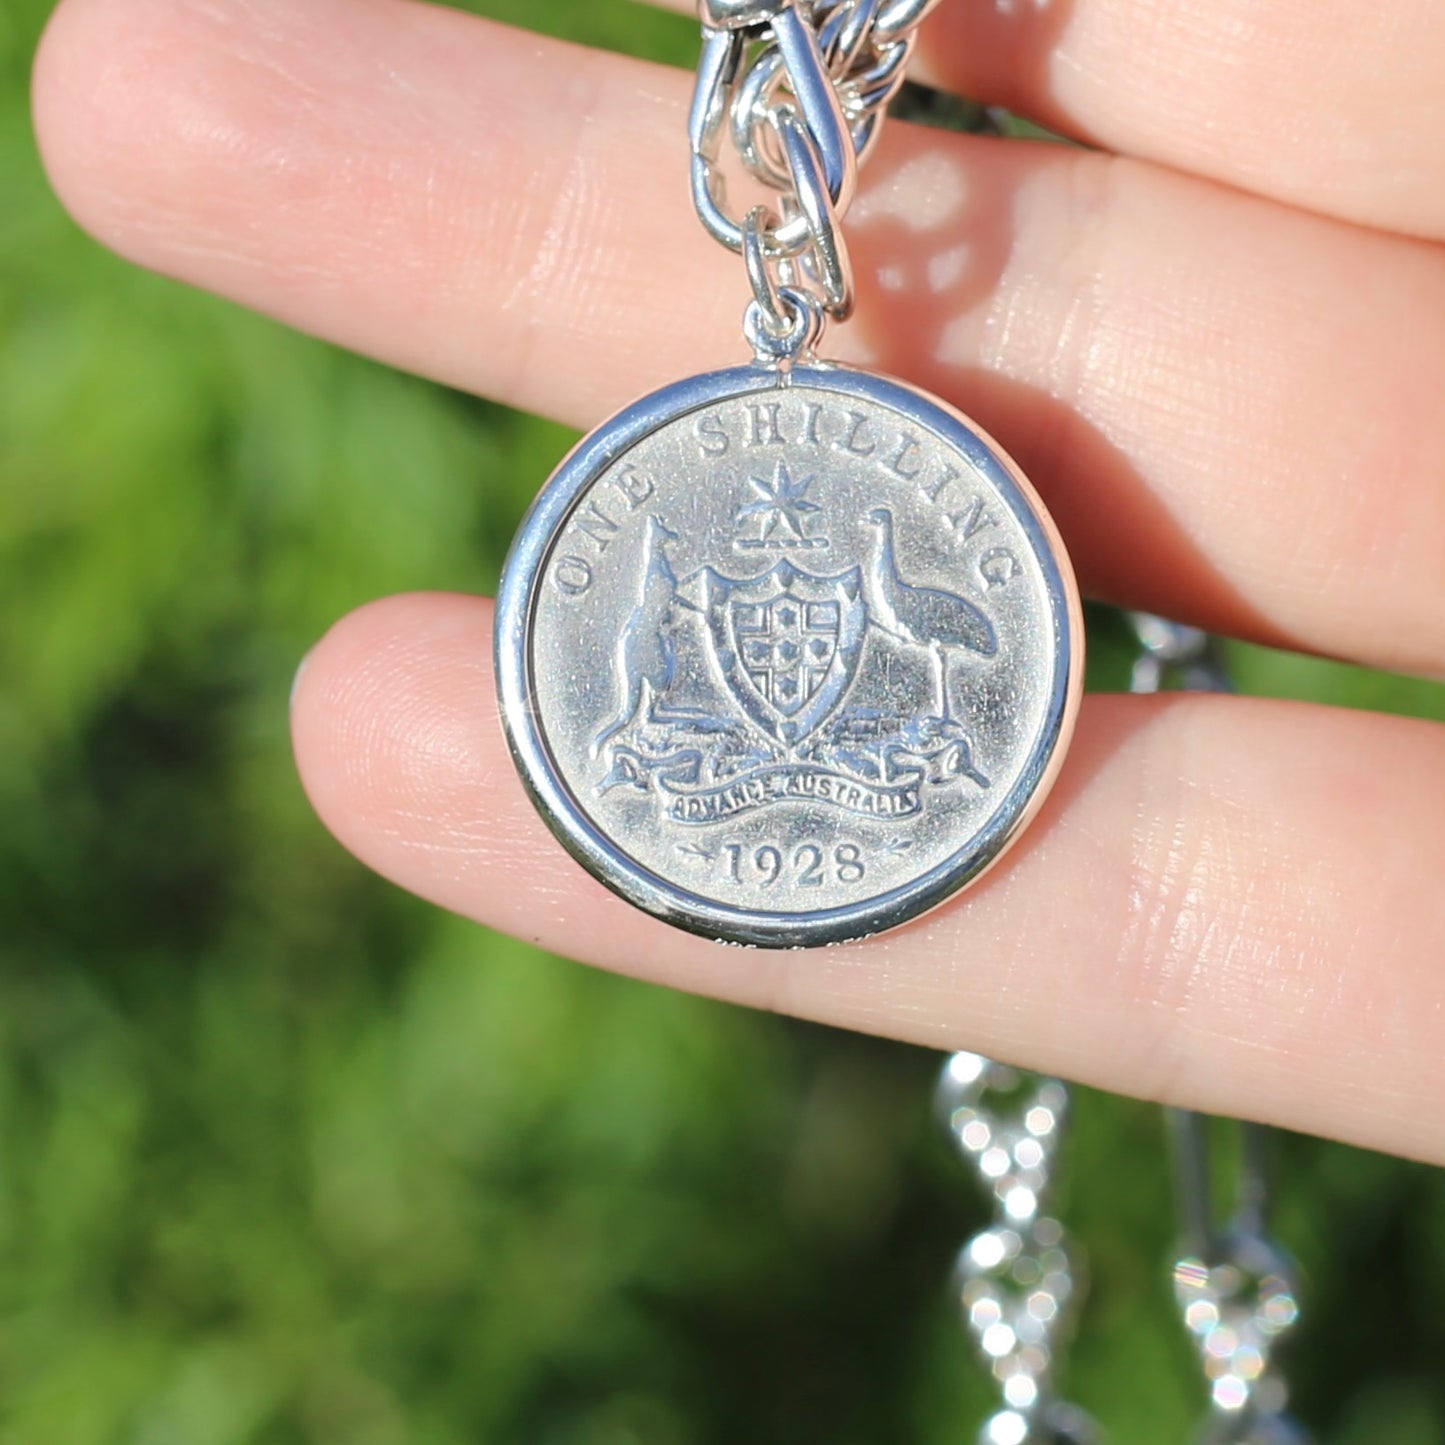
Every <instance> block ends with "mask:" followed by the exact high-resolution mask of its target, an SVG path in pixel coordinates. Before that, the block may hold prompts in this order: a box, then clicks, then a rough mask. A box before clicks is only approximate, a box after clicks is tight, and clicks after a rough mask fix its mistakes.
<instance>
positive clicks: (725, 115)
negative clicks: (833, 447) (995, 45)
mask: <svg viewBox="0 0 1445 1445" xmlns="http://www.w3.org/2000/svg"><path fill="white" fill-rule="evenodd" d="M937 3H938V0H699V5H698V10H699V13H700V15H701V18H702V25H703V51H702V60H701V62H700V64H699V66H698V75H697V88H696V91H695V92H694V95H693V104H692V114H691V119H690V122H689V134H690V138H691V144H692V197H693V204H694V206H695V207H696V208H697V213H698V217H699V219H700V220H701V221H702V224H703V226H704V227H705V228H706V230H707V232H708V234H709V235H710V236H712V237H713V238H714V239H716V240H717V241H719V242H720V243H721V244H722V245H724V246H726V247H727V248H728V249H729V250H731V251H735V252H738V253H739V254H741V255H742V256H743V257H744V259H745V261H746V262H747V271H748V278H749V281H750V282H751V284H752V290H753V301H752V303H751V305H750V306H749V308H748V316H747V323H746V329H747V334H748V338H749V340H750V341H752V343H753V345H754V346H755V347H756V348H757V350H758V351H759V354H760V356H765V357H767V358H770V359H773V360H786V359H792V358H796V357H798V356H800V355H802V354H803V353H804V352H805V351H807V350H809V349H811V347H812V346H813V345H815V344H816V342H817V339H818V334H819V333H820V331H821V329H822V323H823V317H824V315H825V314H826V315H828V316H832V317H835V318H837V319H839V320H842V319H844V318H846V317H847V316H848V314H849V313H850V312H851V310H852V309H853V273H852V267H851V265H850V263H849V260H848V248H847V244H846V242H845V241H844V238H843V232H842V219H843V217H844V215H845V214H846V213H847V210H848V207H849V205H850V204H851V203H852V200H853V193H854V190H855V188H856V185H857V179H858V168H859V166H860V165H861V164H862V163H863V161H864V160H865V159H866V157H867V156H868V154H869V152H870V151H871V150H872V147H873V145H874V143H875V142H876V140H877V138H878V134H879V130H880V128H881V122H882V119H883V115H884V112H885V110H886V108H887V105H888V102H889V101H890V100H892V98H893V97H894V95H896V94H897V92H898V90H899V88H900V87H901V86H902V84H903V80H904V76H905V74H906V72H907V67H908V60H909V57H910V55H911V54H912V52H913V46H914V41H915V33H916V30H917V26H918V24H919V22H920V21H921V20H922V19H923V17H924V16H925V15H926V14H927V13H928V11H930V10H931V9H932V8H933V7H934V5H935V4H937ZM725 135H726V136H727V137H729V138H730V139H731V141H732V146H733V150H734V151H735V153H736V155H737V158H738V160H739V162H740V163H741V165H742V167H743V168H744V169H745V170H746V171H747V172H748V173H749V174H750V175H751V176H752V177H753V178H754V179H755V180H757V181H759V182H761V183H762V184H763V185H764V186H766V187H768V188H769V189H770V190H774V191H777V192H779V198H778V204H777V207H776V209H775V208H773V207H772V206H767V205H763V206H757V207H754V208H753V210H752V211H750V212H749V214H748V215H747V216H746V217H744V218H741V219H740V218H738V217H736V216H734V215H733V214H732V213H731V212H730V211H729V210H728V206H727V194H726V186H725V183H724V178H723V175H722V172H721V169H720V165H719V162H720V159H721V152H722V143H723V137H724V136H725Z"/></svg>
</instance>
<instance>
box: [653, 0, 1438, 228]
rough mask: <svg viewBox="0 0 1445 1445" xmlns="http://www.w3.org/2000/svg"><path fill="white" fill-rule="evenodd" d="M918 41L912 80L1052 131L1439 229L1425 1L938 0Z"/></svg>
mask: <svg viewBox="0 0 1445 1445" xmlns="http://www.w3.org/2000/svg"><path fill="white" fill-rule="evenodd" d="M666 3H667V4H668V5H669V7H670V8H672V9H676V10H685V11H688V12H694V11H695V10H696V5H695V4H693V3H692V0H666ZM919 40H920V47H919V56H918V64H917V70H918V72H919V74H920V75H921V76H922V77H923V78H924V79H926V80H928V81H930V82H932V83H934V84H938V85H942V86H946V87H948V88H949V89H952V90H956V91H958V92H959V93H961V94H963V95H968V96H971V97H973V98H974V99H976V100H981V101H984V102H985V103H988V104H994V105H1002V106H1005V107H1007V108H1008V109H1010V110H1014V111H1017V112H1019V113H1021V114H1024V115H1028V116H1031V117H1032V118H1034V119H1035V120H1038V121H1040V122H1042V123H1043V124H1045V125H1047V126H1050V127H1052V128H1053V129H1055V130H1058V131H1061V132H1063V133H1064V134H1067V135H1072V136H1076V137H1079V138H1081V139H1084V140H1087V141H1091V142H1093V143H1095V144H1097V145H1101V146H1105V147H1107V148H1108V149H1110V150H1113V151H1119V152H1123V153H1126V154H1129V155H1133V156H1139V157H1143V158H1146V159H1149V160H1154V161H1161V162H1163V163H1165V164H1167V165H1170V166H1177V167H1179V168H1181V169H1183V170H1188V171H1194V172H1197V173H1198V174H1200V175H1204V176H1211V177H1213V178H1215V179H1217V180H1221V181H1226V182H1228V183H1229V184H1230V185H1235V186H1241V187H1243V188H1245V189H1247V190H1251V191H1258V192H1260V193H1262V194H1264V195H1269V196H1274V197H1277V198H1279V199H1281V200H1286V201H1290V202H1292V203H1294V204H1296V205H1300V206H1305V207H1308V208H1309V209H1311V210H1316V211H1320V212H1323V213H1325V214H1328V215H1333V216H1340V217H1343V218H1345V219H1348V220H1353V221H1360V222H1363V223H1365V224H1366V225H1371V226H1381V227H1386V228H1389V229H1392V230H1401V231H1408V232H1411V233H1413V234H1417V235H1422V236H1433V237H1440V236H1445V190H1442V188H1441V186H1440V155H1441V149H1442V146H1445V99H1442V95H1441V85H1440V79H1441V76H1442V74H1445V7H1442V6H1441V5H1440V4H1439V3H1438V0H1397V3H1393V4H1391V5H1390V7H1389V10H1388V18H1386V16H1385V15H1383V14H1382V12H1381V11H1380V10H1378V9H1371V8H1370V7H1368V6H1362V5H1360V4H1358V3H1355V0H1268V3H1260V0H1171V3H1170V4H1167V5H1161V4H1160V3H1158V0H1073V3H1061V0H1053V3H1050V0H1044V3H1042V4H1033V3H1030V4H974V3H971V0H948V3H945V4H944V5H943V6H942V7H941V8H940V9H939V10H937V11H935V12H934V13H933V14H932V15H931V16H930V18H929V19H928V21H927V22H926V23H925V24H924V26H923V27H922V30H921V31H920V35H919Z"/></svg>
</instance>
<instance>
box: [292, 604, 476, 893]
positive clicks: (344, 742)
mask: <svg viewBox="0 0 1445 1445" xmlns="http://www.w3.org/2000/svg"><path fill="white" fill-rule="evenodd" d="M491 611H492V609H491V603H490V602H489V601H486V600H484V599H482V598H476V597H460V596H452V595H448V594H439V593H417V594H411V595H407V596H401V597H390V598H386V599H383V600H381V601H378V602H371V603H368V604H367V605H366V606H364V607H360V608H358V609H357V610H356V611H354V612H352V613H350V614H348V615H347V616H346V617H343V618H342V619H341V620H340V621H339V622H337V623H336V624H335V625H334V626H332V627H331V629H330V630H329V631H328V632H327V633H326V634H325V635H324V636H323V637H322V638H321V639H320V641H319V642H317V644H316V645H315V647H313V648H312V650H311V651H310V652H309V653H308V654H307V655H306V658H305V660H304V664H303V666H302V668H301V669H300V671H299V672H298V673H297V676H296V680H295V682H294V684H293V689H292V701H291V729H292V741H293V746H294V748H295V752H296V762H297V767H298V770H299V772H300V775H301V781H302V785H303V787H304V788H305V789H306V793H307V796H308V797H309V798H310V799H311V802H312V804H313V806H314V807H315V808H316V811H317V813H318V814H319V815H320V817H321V819H322V821H323V822H324V823H325V824H326V825H327V827H329V828H330V829H331V830H332V832H333V833H335V834H336V835H337V837H338V838H339V839H340V840H341V841H342V842H343V843H345V844H346V845H347V847H349V848H351V849H352V850H353V851H354V852H357V853H359V854H360V855H361V856H362V857H363V858H364V859H366V861H368V862H375V861H376V860H374V859H373V858H371V857H369V856H368V854H369V853H372V852H374V851H375V848H376V845H377V840H378V838H380V839H382V840H384V841H385V840H389V841H390V842H391V843H398V842H401V843H405V842H407V841H408V840H407V839H406V836H405V830H404V829H401V828H399V827H398V818H404V817H406V816H408V815H410V816H416V815H417V813H418V803H419V799H418V798H417V797H416V796H415V790H416V787H417V780H420V779H425V780H427V783H428V796H427V798H426V807H425V812H426V814H427V825H428V826H429V827H436V828H438V829H444V828H445V827H446V826H447V825H448V822H449V820H451V821H456V820H457V819H459V818H461V817H465V816H466V815H468V814H473V815H474V814H476V813H477V812H478V811H479V804H478V801H477V798H476V796H474V795H475V794H476V792H477V790H479V789H481V788H482V787H484V786H485V785H486V783H487V779H488V772H489V770H488V769H487V767H486V765H485V763H484V761H483V759H484V758H485V756H486V755H487V749H486V748H485V747H484V740H485V734H484V732H483V728H484V726H485V725H486V724H487V722H488V720H489V719H492V718H495V715H496V705H495V702H494V701H493V694H492V666H491V656H490V649H489V647H488V646H487V639H488V638H489V637H490V634H491ZM419 658H420V659H423V660H424V665H419V662H418V659H419ZM415 841H416V843H417V846H422V845H423V844H424V842H425V839H424V838H420V837H419V838H417V839H416V840H415ZM389 861H390V860H389ZM393 866H394V865H393Z"/></svg>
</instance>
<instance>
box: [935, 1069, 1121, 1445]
mask: <svg viewBox="0 0 1445 1445" xmlns="http://www.w3.org/2000/svg"><path fill="white" fill-rule="evenodd" d="M938 1106H939V1112H940V1113H941V1114H942V1116H943V1120H944V1124H945V1126H946V1127H947V1129H948V1132H949V1135H950V1136H951V1138H952V1139H953V1142H954V1144H955V1145H956V1146H957V1148H958V1150H959V1153H960V1154H962V1156H963V1157H964V1159H966V1160H967V1161H968V1162H969V1163H970V1164H972V1166H973V1167H974V1169H975V1170H976V1171H977V1173H978V1176H979V1179H980V1180H981V1181H982V1183H983V1185H984V1188H985V1189H986V1190H987V1191H988V1193H989V1194H990V1196H991V1198H992V1200H993V1203H994V1207H995V1217H994V1219H993V1221H992V1222H991V1223H990V1224H989V1226H988V1228H986V1229H984V1230H982V1231H980V1232H979V1233H978V1234H976V1235H974V1236H973V1238H972V1239H970V1240H969V1241H968V1243H967V1244H965V1245H964V1247H963V1250H962V1251H961V1253H960V1254H959V1257H958V1266H957V1270H956V1285H957V1292H958V1300H959V1304H960V1307H961V1309H962V1311H963V1318H964V1323H965V1324H966V1325H967V1327H968V1331H969V1333H970V1334H971V1335H972V1336H973V1341H974V1344H975V1346H976V1347H977V1349H978V1351H979V1354H980V1356H981V1357H982V1359H983V1361H984V1363H985V1364H986V1365H987V1367H988V1369H989V1371H990V1373H991V1374H992V1375H993V1378H994V1380H995V1381H996V1382H997V1384H998V1386H999V1390H1000V1393H1001V1394H1002V1396H1003V1405H1004V1408H1003V1409H1002V1410H1000V1411H998V1412H997V1413H996V1414H995V1415H993V1416H992V1417H991V1418H990V1419H989V1420H988V1421H987V1422H986V1423H985V1424H984V1427H983V1430H982V1432H981V1433H980V1435H979V1445H1098V1441H1099V1440H1100V1435H1099V1432H1098V1429H1097V1427H1096V1426H1095V1425H1094V1423H1093V1422H1092V1421H1091V1420H1090V1419H1089V1417H1088V1416H1087V1415H1085V1414H1084V1413H1083V1411H1081V1410H1079V1409H1078V1408H1077V1407H1075V1406H1073V1405H1069V1404H1065V1403H1064V1402H1062V1401H1060V1400H1057V1399H1056V1398H1055V1397H1054V1395H1053V1391H1052V1376H1053V1372H1054V1364H1055V1361H1056V1358H1057V1354H1058V1350H1059V1348H1060V1345H1061V1343H1062V1339H1063V1336H1064V1333H1065V1331H1066V1330H1067V1328H1068V1323H1069V1319H1070V1316H1071V1315H1072V1313H1073V1309H1074V1307H1075V1306H1076V1305H1077V1303H1078V1296H1079V1294H1080V1293H1081V1282H1080V1273H1079V1267H1078V1264H1077V1262H1076V1261H1075V1260H1074V1259H1073V1257H1072V1256H1071V1252H1070V1249H1069V1243H1068V1240H1067V1239H1066V1238H1065V1234H1064V1228H1063V1225H1061V1224H1060V1223H1059V1221H1058V1220H1057V1219H1055V1218H1053V1217H1052V1216H1050V1215H1049V1214H1047V1213H1045V1205H1046V1203H1047V1199H1048V1194H1049V1191H1050V1187H1051V1185H1052V1183H1053V1180H1054V1165H1055V1162H1056V1160H1057V1157H1058V1149H1059V1143H1060V1140H1061V1138H1062V1137H1063V1133H1064V1128H1065V1125H1066V1123H1067V1120H1068V1109H1069V1091H1068V1089H1067V1087H1066V1086H1065V1085H1064V1084H1063V1083H1062V1082H1061V1081H1060V1080H1058V1079H1047V1078H1039V1077H1036V1076H1035V1075H1032V1074H1024V1073H1021V1072H1020V1071H1018V1070H1016V1069H1013V1068H1010V1067H1009V1066H1008V1065H1006V1064H999V1063H995V1062H993V1061H992V1060H991V1059H985V1058H983V1057H981V1056H980V1055H978V1054H969V1053H957V1054H954V1055H953V1056H952V1057H951V1058H950V1059H949V1060H948V1062H947V1063H946V1064H945V1065H944V1068H943V1074H942V1076H941V1078H940V1079H939V1083H938Z"/></svg>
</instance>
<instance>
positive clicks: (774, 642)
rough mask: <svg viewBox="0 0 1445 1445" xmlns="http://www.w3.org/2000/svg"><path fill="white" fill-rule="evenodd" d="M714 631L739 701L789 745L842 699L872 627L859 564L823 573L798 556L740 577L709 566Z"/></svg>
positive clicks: (718, 653) (710, 617)
mask: <svg viewBox="0 0 1445 1445" xmlns="http://www.w3.org/2000/svg"><path fill="white" fill-rule="evenodd" d="M705 573H706V593H705V595H706V609H707V628H708V637H709V640H710V641H711V643H712V647H713V650H714V652H715V654H716V656H717V660H718V664H719V666H720V668H721V670H722V675H723V677H724V679H725V680H726V682H727V685H728V689H729V690H730V691H731V693H732V695H733V697H734V698H736V699H737V702H738V704H739V705H740V706H741V707H742V709H743V711H744V712H745V713H746V714H747V716H748V717H749V718H750V719H751V720H752V721H753V722H754V723H756V724H757V726H758V727H760V728H762V729H763V731H764V732H766V733H769V734H771V735H772V736H773V737H775V738H777V739H778V741H779V742H781V743H784V744H785V745H787V746H790V747H791V746H793V745H794V744H796V743H799V742H801V741H802V740H803V739H804V738H806V737H807V736H808V734H809V733H811V732H812V731H813V729H814V728H816V727H817V726H818V725H819V723H821V722H822V721H823V720H824V719H825V718H826V717H827V716H828V714H829V713H831V712H832V711H833V709H834V708H835V707H836V706H837V705H838V703H839V702H840V701H841V700H842V697H843V694H844V693H845V692H847V690H848V684H849V683H850V682H851V681H852V680H853V674H854V672H855V670H856V669H857V666H858V656H859V653H860V651H861V650H862V645H863V636H864V633H865V631H866V629H867V625H868V604H867V603H866V602H865V601H864V600H863V578H862V574H861V572H860V571H859V569H858V568H857V567H853V568H850V569H849V570H848V571H847V572H840V573H837V574H836V575H834V576H829V577H816V576H813V575H812V574H811V573H808V572H803V571H800V570H799V569H798V568H796V567H794V566H793V564H792V563H791V562H788V561H786V560H785V561H782V562H779V563H778V565H777V566H776V567H774V568H773V569H772V570H771V571H770V572H766V573H764V574H763V575H762V576H761V577H755V578H751V579H749V580H748V581H743V582H739V581H735V580H733V579H732V578H730V577H723V576H720V575H719V574H718V573H716V572H714V571H713V570H712V568H710V567H709V568H706V569H705Z"/></svg>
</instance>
